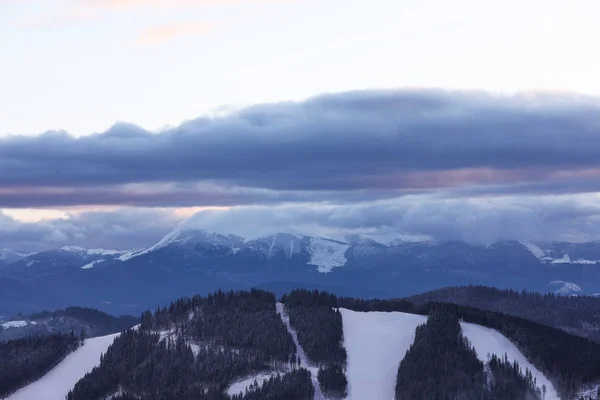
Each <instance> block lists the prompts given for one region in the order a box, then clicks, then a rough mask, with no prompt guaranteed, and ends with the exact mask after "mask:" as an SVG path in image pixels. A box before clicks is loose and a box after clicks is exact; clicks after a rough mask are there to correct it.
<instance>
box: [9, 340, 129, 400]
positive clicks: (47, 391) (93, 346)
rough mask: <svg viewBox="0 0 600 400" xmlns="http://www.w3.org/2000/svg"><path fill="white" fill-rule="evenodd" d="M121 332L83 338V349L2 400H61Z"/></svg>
mask: <svg viewBox="0 0 600 400" xmlns="http://www.w3.org/2000/svg"><path fill="white" fill-rule="evenodd" d="M119 335H120V333H116V334H114V335H108V336H102V337H96V338H91V339H86V340H85V343H84V344H83V346H80V347H79V348H78V349H77V350H75V351H74V352H72V353H71V354H69V355H67V356H66V357H65V359H64V360H62V361H61V362H60V363H59V364H58V365H57V366H56V367H54V368H53V369H52V370H50V371H49V372H48V373H47V374H46V375H44V376H42V377H41V378H40V379H38V380H37V381H35V382H33V383H31V384H29V385H28V386H25V387H24V388H22V389H19V390H18V391H16V392H15V393H13V394H11V395H10V396H8V397H7V398H6V399H5V400H64V398H65V397H66V395H67V393H69V390H71V389H73V386H75V384H76V383H77V382H78V381H79V380H80V379H81V378H83V376H84V375H85V374H86V373H88V372H90V371H91V370H92V369H93V368H94V367H95V366H97V365H98V364H100V355H101V354H103V353H106V350H107V349H108V346H110V345H111V344H112V342H113V341H114V339H115V338H116V337H117V336H119Z"/></svg>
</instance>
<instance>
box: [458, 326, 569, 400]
mask: <svg viewBox="0 0 600 400" xmlns="http://www.w3.org/2000/svg"><path fill="white" fill-rule="evenodd" d="M460 325H461V328H462V331H463V335H464V336H465V337H466V338H467V339H469V342H471V345H473V347H474V348H475V351H476V352H477V357H478V358H479V359H480V360H481V361H483V362H487V358H488V354H496V355H497V356H498V357H504V355H505V354H506V355H507V357H508V360H509V361H510V362H513V361H515V360H516V361H517V362H518V363H519V365H520V366H521V368H522V370H523V372H525V369H528V370H530V371H531V373H532V374H533V376H534V378H535V379H536V381H537V385H538V387H539V388H540V389H541V388H542V385H545V386H546V390H547V392H546V397H545V400H559V399H560V398H559V397H558V393H557V392H556V389H554V386H553V385H552V383H551V382H550V381H549V380H548V378H546V377H545V376H544V374H542V373H541V372H540V371H539V370H538V369H537V368H535V367H534V366H533V365H532V364H531V363H530V362H529V361H527V359H526V358H525V356H524V355H523V354H522V353H521V352H520V351H519V349H517V347H516V346H515V345H514V344H513V343H512V342H511V341H510V340H508V339H507V338H506V337H504V335H502V334H501V333H500V332H498V331H496V330H494V329H490V328H486V327H483V326H480V325H475V324H470V323H466V322H461V324H460Z"/></svg>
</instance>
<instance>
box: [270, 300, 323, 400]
mask: <svg viewBox="0 0 600 400" xmlns="http://www.w3.org/2000/svg"><path fill="white" fill-rule="evenodd" d="M275 308H276V310H277V314H279V316H280V317H281V320H282V321H283V323H284V324H285V327H286V328H287V330H288V332H289V333H290V335H292V339H294V343H295V344H296V353H297V354H298V357H300V366H301V367H302V368H306V369H307V370H308V371H310V379H311V380H312V384H313V386H314V388H315V397H314V399H315V400H326V399H325V396H324V395H323V392H322V391H321V386H320V385H319V380H318V379H317V372H318V370H319V368H316V367H311V366H310V364H309V363H308V358H307V357H306V354H305V353H304V349H303V348H302V346H300V342H299V341H298V334H297V333H296V330H295V329H294V328H292V325H291V324H290V318H289V317H288V315H287V314H286V312H285V310H284V308H283V304H282V303H279V302H278V303H277V304H276V305H275Z"/></svg>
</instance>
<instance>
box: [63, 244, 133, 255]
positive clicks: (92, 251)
mask: <svg viewBox="0 0 600 400" xmlns="http://www.w3.org/2000/svg"><path fill="white" fill-rule="evenodd" d="M60 249H61V250H64V251H68V252H71V253H83V254H87V255H88V256H114V255H117V254H123V253H127V252H126V251H118V250H106V249H85V248H83V247H79V246H63V247H61V248H60Z"/></svg>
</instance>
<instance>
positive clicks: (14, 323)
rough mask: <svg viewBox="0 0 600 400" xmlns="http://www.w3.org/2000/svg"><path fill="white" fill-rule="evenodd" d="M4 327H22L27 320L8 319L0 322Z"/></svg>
mask: <svg viewBox="0 0 600 400" xmlns="http://www.w3.org/2000/svg"><path fill="white" fill-rule="evenodd" d="M1 325H2V327H3V328H4V329H11V328H22V327H24V326H27V321H8V322H4V323H2V324H1Z"/></svg>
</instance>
